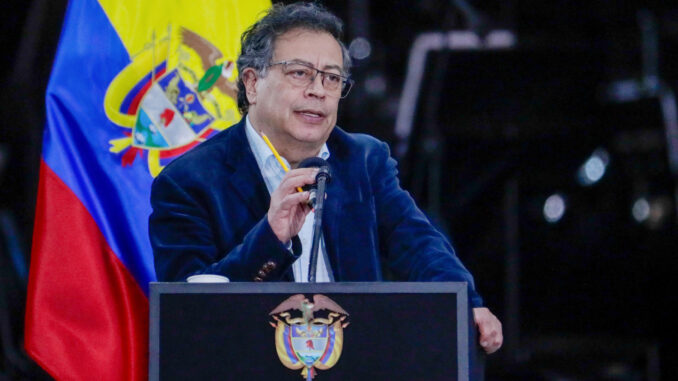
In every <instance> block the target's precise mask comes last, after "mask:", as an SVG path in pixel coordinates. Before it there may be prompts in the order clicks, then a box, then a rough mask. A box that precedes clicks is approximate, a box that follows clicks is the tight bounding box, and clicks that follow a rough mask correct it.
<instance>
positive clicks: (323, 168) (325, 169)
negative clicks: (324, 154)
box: [298, 156, 332, 184]
mask: <svg viewBox="0 0 678 381" xmlns="http://www.w3.org/2000/svg"><path fill="white" fill-rule="evenodd" d="M298 168H319V171H318V175H317V176H316V177H315V178H316V182H317V181H318V179H319V178H320V177H321V176H324V177H325V179H326V180H325V181H326V182H327V183H328V184H329V182H330V179H331V178H332V176H331V175H330V163H328V162H327V160H323V159H321V158H319V157H317V156H314V157H307V158H306V159H304V160H302V161H301V163H299V166H298Z"/></svg>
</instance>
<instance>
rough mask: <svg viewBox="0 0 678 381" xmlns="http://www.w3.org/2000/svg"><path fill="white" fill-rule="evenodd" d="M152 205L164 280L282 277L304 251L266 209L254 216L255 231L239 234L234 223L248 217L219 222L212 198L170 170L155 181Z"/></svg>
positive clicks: (155, 241) (151, 231) (157, 255)
mask: <svg viewBox="0 0 678 381" xmlns="http://www.w3.org/2000/svg"><path fill="white" fill-rule="evenodd" d="M205 186H207V185H205ZM234 204H235V202H234ZM151 206H152V207H153V213H152V214H151V216H150V219H149V236H150V240H151V246H152V247H153V256H154V261H155V270H156V275H157V278H158V280H159V281H184V280H186V278H187V277H189V276H191V275H194V274H219V275H224V276H226V277H228V278H229V279H230V280H231V281H252V280H280V279H281V278H283V276H284V275H285V273H286V272H287V271H288V270H289V268H290V265H291V264H292V263H293V262H294V261H295V260H296V258H298V256H299V255H300V253H301V243H300V242H299V239H298V238H297V237H295V238H294V239H293V240H292V248H291V249H288V247H287V246H286V245H284V244H283V243H281V242H280V240H278V238H277V237H276V236H275V234H274V233H273V231H272V230H271V226H270V225H269V223H268V219H267V216H266V215H264V216H263V217H262V218H261V219H259V220H252V221H251V223H249V225H248V226H251V227H250V228H249V231H248V232H247V233H246V234H245V235H244V237H242V236H240V237H238V236H237V234H233V233H232V232H231V231H230V230H234V229H233V228H234V227H233V226H229V224H235V223H242V221H232V220H231V221H229V220H228V219H227V220H225V221H222V222H217V221H216V219H215V218H214V217H213V216H211V214H213V213H214V210H213V208H212V207H210V206H209V205H208V201H207V200H203V199H201V197H200V194H199V193H198V192H193V191H190V190H187V189H186V187H182V186H181V185H179V184H178V182H177V181H175V180H174V179H173V178H172V177H171V176H170V175H168V174H166V173H165V172H163V173H161V174H160V175H159V176H158V177H157V178H156V179H155V181H154V182H153V186H152V188H151ZM219 235H220V237H218V236H219ZM217 242H222V244H220V245H218V244H217ZM219 246H222V247H221V248H220V247H219Z"/></svg>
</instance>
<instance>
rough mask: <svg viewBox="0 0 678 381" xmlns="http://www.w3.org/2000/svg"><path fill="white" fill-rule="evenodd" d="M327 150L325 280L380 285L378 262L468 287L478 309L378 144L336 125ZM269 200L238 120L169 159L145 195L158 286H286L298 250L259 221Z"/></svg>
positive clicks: (466, 277) (446, 247) (444, 245)
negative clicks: (190, 281) (226, 282)
mask: <svg viewBox="0 0 678 381" xmlns="http://www.w3.org/2000/svg"><path fill="white" fill-rule="evenodd" d="M327 146H328V148H329V151H330V157H329V160H328V162H329V163H330V167H331V171H332V181H331V182H330V183H329V184H328V186H327V199H326V202H325V210H324V213H323V236H324V239H325V246H326V249H327V255H328V257H329V260H330V263H331V266H332V272H333V275H334V279H335V280H336V281H380V280H382V271H381V261H380V256H381V258H382V259H383V263H385V264H386V265H387V266H389V268H390V269H391V270H392V271H393V272H394V273H395V274H396V275H397V276H399V277H401V278H402V279H406V280H408V281H460V282H468V285H469V296H470V301H471V305H472V306H473V307H479V306H481V305H482V299H481V297H480V296H479V295H478V293H477V292H476V291H475V287H474V284H473V277H472V276H471V274H470V273H469V272H468V270H466V268H465V267H464V266H463V265H462V263H461V262H460V261H459V259H458V258H457V256H456V255H455V254H454V250H453V249H452V246H451V245H450V243H449V241H448V240H447V239H446V238H445V237H444V236H443V235H442V234H441V233H440V232H439V231H438V230H436V229H435V228H434V227H433V226H432V225H431V223H430V222H429V221H428V219H427V218H426V217H425V216H424V214H423V213H422V212H421V211H420V210H419V208H417V206H416V205H415V203H414V200H413V199H412V198H411V197H410V195H409V194H408V193H407V192H405V191H404V190H403V189H402V188H400V185H399V182H398V179H397V169H396V162H395V160H394V159H392V158H391V157H390V153H389V149H388V146H387V145H386V144H385V143H383V142H381V141H379V140H377V139H375V138H373V137H371V136H368V135H364V134H350V133H346V132H345V131H343V130H341V129H340V128H339V127H335V128H334V130H333V131H332V133H331V134H330V137H329V139H328V141H327ZM270 200H271V198H270V195H269V193H268V190H267V189H266V185H265V183H264V179H263V178H262V176H261V172H260V170H259V167H258V165H257V162H256V160H255V158H254V155H253V153H252V150H251V148H250V146H249V143H248V141H247V137H246V134H245V122H244V119H243V120H241V121H240V122H239V123H238V124H236V125H234V126H232V127H230V128H229V129H227V130H225V131H223V132H221V133H219V134H217V135H216V136H214V137H213V138H211V139H210V140H208V141H206V142H204V143H202V144H200V145H199V146H198V147H196V148H194V149H193V150H191V151H189V152H188V153H186V154H185V155H183V156H182V157H180V158H178V159H176V160H174V161H173V162H172V163H170V164H169V165H168V166H167V167H166V168H165V169H164V170H163V171H162V172H161V173H160V174H159V175H158V177H157V178H156V179H155V181H154V182H153V186H152V189H151V205H152V207H153V213H152V214H151V217H150V220H149V232H150V239H151V245H152V247H153V254H154V260H155V269H156V274H157V277H158V280H159V281H181V280H185V279H186V278H187V277H188V276H190V275H193V274H221V275H224V276H227V277H228V278H229V279H230V280H231V281H251V280H253V279H255V278H257V277H259V278H262V279H264V280H291V279H292V277H291V275H290V273H291V272H292V271H291V266H290V265H291V264H292V263H293V262H294V261H295V260H296V259H297V258H298V256H299V255H300V253H301V245H300V243H299V240H298V239H293V248H292V250H288V249H287V247H286V246H284V245H283V243H281V242H280V241H279V240H278V239H277V237H276V236H275V234H274V233H273V231H272V230H271V227H270V225H269V224H268V220H267V218H266V212H267V211H268V206H269V204H270ZM262 270H265V271H263V272H262ZM262 275H263V276H262Z"/></svg>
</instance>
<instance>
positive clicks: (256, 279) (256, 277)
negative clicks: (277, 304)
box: [254, 276, 263, 282]
mask: <svg viewBox="0 0 678 381" xmlns="http://www.w3.org/2000/svg"><path fill="white" fill-rule="evenodd" d="M254 281H255V282H262V281H263V279H261V278H259V277H258V276H255V277H254Z"/></svg>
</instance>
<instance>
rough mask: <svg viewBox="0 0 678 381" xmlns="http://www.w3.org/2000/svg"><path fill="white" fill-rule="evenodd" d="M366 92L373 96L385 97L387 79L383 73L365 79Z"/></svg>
mask: <svg viewBox="0 0 678 381" xmlns="http://www.w3.org/2000/svg"><path fill="white" fill-rule="evenodd" d="M365 91H366V92H367V94H369V95H372V96H377V97H380V96H383V95H384V94H385V93H386V78H384V75H383V74H382V73H376V74H373V75H370V76H368V77H367V78H365Z"/></svg>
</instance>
